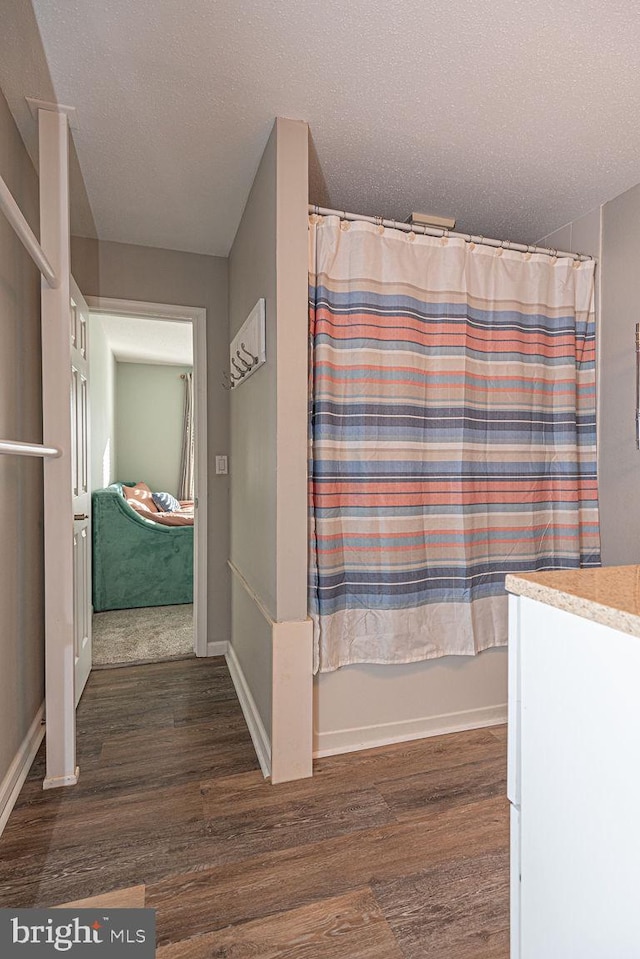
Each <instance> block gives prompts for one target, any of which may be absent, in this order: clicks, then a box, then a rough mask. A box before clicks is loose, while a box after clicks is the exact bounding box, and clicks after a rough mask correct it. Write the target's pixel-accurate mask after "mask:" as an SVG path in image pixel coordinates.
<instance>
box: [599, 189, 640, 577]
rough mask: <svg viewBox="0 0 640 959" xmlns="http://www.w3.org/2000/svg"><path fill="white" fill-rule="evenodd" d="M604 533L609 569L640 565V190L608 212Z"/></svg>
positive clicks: (603, 303)
mask: <svg viewBox="0 0 640 959" xmlns="http://www.w3.org/2000/svg"><path fill="white" fill-rule="evenodd" d="M601 264H602V268H601V311H602V324H601V331H600V428H599V437H600V456H599V493H600V533H601V538H602V559H603V563H605V564H606V565H607V566H622V565H625V564H627V563H640V496H639V495H638V493H639V490H640V451H638V450H637V449H636V437H635V407H636V357H635V325H636V323H638V322H639V321H640V312H639V309H638V304H639V303H640V269H639V266H638V265H639V264H640V185H639V186H635V187H633V189H631V190H628V191H627V192H626V193H623V194H621V195H620V196H618V197H616V198H615V199H614V200H611V202H609V203H605V205H604V206H603V208H602V261H601Z"/></svg>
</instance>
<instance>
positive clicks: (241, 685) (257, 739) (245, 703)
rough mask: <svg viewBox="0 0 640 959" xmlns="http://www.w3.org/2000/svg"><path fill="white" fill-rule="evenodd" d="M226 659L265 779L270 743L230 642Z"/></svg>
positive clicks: (269, 760) (269, 772)
mask: <svg viewBox="0 0 640 959" xmlns="http://www.w3.org/2000/svg"><path fill="white" fill-rule="evenodd" d="M226 660H227V666H228V667H229V672H230V673H231V679H232V680H233V685H234V686H235V690H236V693H237V694H238V699H239V700H240V706H241V707H242V712H243V714H244V718H245V720H246V722H247V726H248V727H249V734H250V736H251V739H252V741H253V747H254V749H255V751H256V755H257V757H258V762H259V763H260V769H261V770H262V774H263V776H264V777H265V779H266V778H267V776H270V775H271V743H270V742H269V737H268V735H267V731H266V729H265V728H264V724H263V722H262V719H261V718H260V713H259V712H258V707H257V706H256V704H255V700H254V698H253V696H252V695H251V690H250V689H249V686H248V684H247V681H246V679H245V676H244V673H243V672H242V668H241V666H240V663H239V662H238V658H237V656H236V652H235V650H234V648H233V646H232V645H231V644H230V643H229V648H228V650H227V653H226Z"/></svg>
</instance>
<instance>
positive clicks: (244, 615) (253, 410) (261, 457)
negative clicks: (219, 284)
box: [229, 128, 277, 739]
mask: <svg viewBox="0 0 640 959" xmlns="http://www.w3.org/2000/svg"><path fill="white" fill-rule="evenodd" d="M276 162H277V144H276V131H275V128H274V130H273V132H272V134H271V136H270V138H269V142H268V143H267V146H266V148H265V151H264V154H263V156H262V160H261V161H260V165H259V167H258V170H257V172H256V176H255V179H254V181H253V186H252V188H251V192H250V194H249V197H248V199H247V203H246V205H245V208H244V213H243V215H242V220H241V221H240V226H239V227H238V231H237V233H236V237H235V240H234V243H233V246H232V248H231V253H230V255H229V339H230V340H231V339H233V337H234V336H235V334H236V333H237V331H238V330H239V329H240V327H241V326H242V324H243V323H244V321H245V319H246V318H247V315H248V314H249V311H250V310H251V309H252V308H253V306H254V304H255V303H256V301H257V300H258V299H260V297H264V298H265V300H266V354H267V361H266V363H265V364H264V366H262V367H261V368H260V369H259V370H257V371H256V372H255V373H254V374H253V376H252V377H250V379H248V380H247V382H246V383H244V384H243V385H242V386H241V387H240V388H239V389H237V390H233V391H232V394H231V464H230V469H231V503H230V509H231V552H230V556H231V561H232V563H233V565H234V567H235V568H236V569H237V570H238V571H239V573H240V574H241V576H242V579H240V578H239V577H238V576H236V575H234V576H233V577H232V581H231V590H232V599H231V604H232V626H231V633H232V636H231V641H232V645H233V651H234V653H235V656H236V657H237V659H238V662H239V664H240V667H241V669H242V672H243V673H244V676H245V679H246V681H247V684H248V686H249V689H250V690H251V694H252V696H253V699H254V702H255V704H256V708H257V710H258V713H259V715H260V719H261V720H262V724H263V726H264V728H265V730H266V733H267V736H268V737H269V739H270V738H271V713H272V669H273V657H272V643H271V632H272V627H271V621H270V620H273V619H275V618H276V385H277V368H276V320H277V316H276Z"/></svg>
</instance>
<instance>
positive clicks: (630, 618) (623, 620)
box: [506, 566, 640, 636]
mask: <svg viewBox="0 0 640 959" xmlns="http://www.w3.org/2000/svg"><path fill="white" fill-rule="evenodd" d="M506 587H507V590H508V591H509V592H510V593H515V594H516V595H517V596H527V597H528V598H529V599H536V600H538V601H539V602H541V603H547V605H549V606H556V607H557V608H558V609H564V610H566V611H567V612H569V613H575V614H576V616H582V617H584V618H585V619H592V620H594V621H595V622H596V623H603V624H604V625H605V626H611V627H613V629H618V630H620V631H621V632H623V633H631V635H633V636H640V566H605V567H602V568H600V569H571V570H569V569H567V570H553V571H550V572H546V573H518V574H510V575H509V576H507V579H506Z"/></svg>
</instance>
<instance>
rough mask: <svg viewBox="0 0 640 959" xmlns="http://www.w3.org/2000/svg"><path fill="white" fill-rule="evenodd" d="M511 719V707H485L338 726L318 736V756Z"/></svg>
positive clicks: (355, 750) (315, 741)
mask: <svg viewBox="0 0 640 959" xmlns="http://www.w3.org/2000/svg"><path fill="white" fill-rule="evenodd" d="M506 721H507V706H506V703H505V704H504V705H499V706H485V707H482V708H480V709H465V710H462V711H461V712H458V713H445V714H443V715H441V716H424V717H422V718H420V719H409V720H401V721H400V722H393V723H380V724H379V725H375V726H360V727H357V728H354V729H335V730H331V731H330V732H326V733H316V734H315V735H314V751H313V756H314V759H320V758H321V757H322V756H337V755H339V754H340V753H352V752H357V751H358V750H359V749H372V748H373V747H374V746H389V745H391V744H392V743H404V742H408V741H410V740H412V739H426V738H427V737H429V736H443V735H445V734H446V733H456V732H461V731H462V730H464V729H480V728H482V727H483V726H498V725H499V724H501V723H506Z"/></svg>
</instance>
